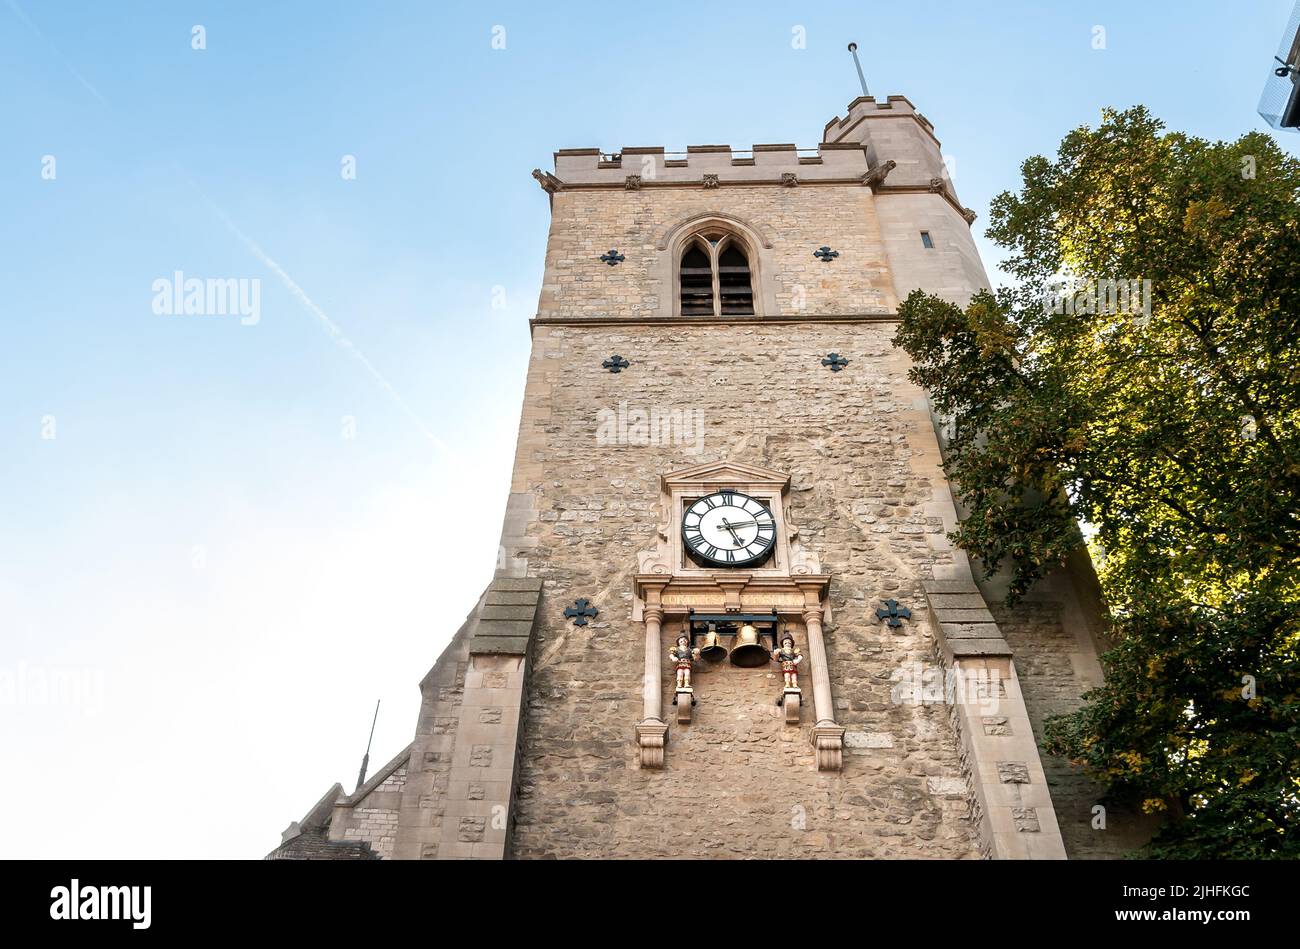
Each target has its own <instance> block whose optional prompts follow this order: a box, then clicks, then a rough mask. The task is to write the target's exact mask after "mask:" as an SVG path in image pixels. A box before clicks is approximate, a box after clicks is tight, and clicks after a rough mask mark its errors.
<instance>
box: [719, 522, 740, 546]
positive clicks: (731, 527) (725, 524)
mask: <svg viewBox="0 0 1300 949" xmlns="http://www.w3.org/2000/svg"><path fill="white" fill-rule="evenodd" d="M722 526H723V527H725V528H726V529H727V530H729V531H731V536H732V538H733V539H734V540H735V541H736V546H737V547H739V546H740V535H739V534H737V533H736V525H734V524H732V523H731V522H730V521H728V520H727V519H726V518H725V517H724V518H723V519H722Z"/></svg>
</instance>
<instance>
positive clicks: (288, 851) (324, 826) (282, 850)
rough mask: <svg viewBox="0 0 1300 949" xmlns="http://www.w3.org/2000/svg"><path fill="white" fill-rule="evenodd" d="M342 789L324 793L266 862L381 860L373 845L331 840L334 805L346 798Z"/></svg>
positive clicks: (285, 834)
mask: <svg viewBox="0 0 1300 949" xmlns="http://www.w3.org/2000/svg"><path fill="white" fill-rule="evenodd" d="M344 796H345V795H344V794H343V785H341V784H335V785H334V786H333V787H332V788H330V789H329V790H328V791H326V792H325V796H324V797H322V798H321V799H320V800H319V801H317V802H316V804H315V805H314V806H313V807H312V809H311V810H309V811H308V812H307V814H306V816H304V817H303V819H302V820H300V821H294V822H293V823H291V824H290V825H289V826H288V827H287V828H285V830H284V833H283V834H281V835H280V846H278V847H276V848H275V849H274V850H272V851H271V852H270V853H268V854H267V855H266V857H265V858H264V859H266V860H379V859H382V858H381V857H380V856H379V854H377V853H375V852H374V851H373V850H371V849H370V844H369V843H366V842H365V841H361V840H330V839H329V821H330V814H331V813H332V812H333V810H334V802H335V801H338V800H339V799H340V798H342V797H344Z"/></svg>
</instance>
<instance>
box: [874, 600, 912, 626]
mask: <svg viewBox="0 0 1300 949" xmlns="http://www.w3.org/2000/svg"><path fill="white" fill-rule="evenodd" d="M880 602H881V603H883V604H884V605H885V608H884V609H883V610H882V609H877V610H876V619H883V620H884V621H885V625H886V626H888V627H889V628H890V629H898V628H900V627H901V626H902V625H903V623H902V621H903V620H905V619H911V618H912V611H911V610H909V609H908V608H907V607H906V606H899V605H898V601H897V600H881V601H880Z"/></svg>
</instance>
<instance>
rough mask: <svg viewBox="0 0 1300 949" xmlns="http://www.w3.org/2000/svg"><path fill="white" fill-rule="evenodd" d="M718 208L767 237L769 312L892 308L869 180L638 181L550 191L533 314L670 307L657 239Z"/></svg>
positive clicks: (633, 312) (592, 314)
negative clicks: (636, 185) (619, 258)
mask: <svg viewBox="0 0 1300 949" xmlns="http://www.w3.org/2000/svg"><path fill="white" fill-rule="evenodd" d="M718 210H722V211H724V212H725V213H727V214H731V215H734V216H736V217H738V218H740V219H742V220H744V221H747V222H750V223H752V224H753V225H755V228H756V229H757V230H758V231H759V233H760V234H762V235H764V236H765V237H766V238H767V239H768V240H770V241H771V243H772V247H771V249H770V250H764V251H763V254H764V256H765V257H768V258H769V259H768V260H767V261H766V262H765V263H766V268H765V274H764V279H765V281H766V282H768V283H769V284H770V286H771V288H772V290H773V292H774V294H775V300H776V306H777V309H778V312H779V313H781V314H785V315H792V314H793V315H798V314H815V315H825V314H846V313H892V312H893V311H894V310H895V309H896V307H897V301H896V300H895V299H894V291H893V282H892V279H891V278H890V275H889V272H888V270H887V268H886V266H885V263H884V261H885V259H886V258H885V252H884V248H883V245H882V243H881V238H880V230H879V227H878V226H877V223H876V212H875V206H874V203H873V200H872V194H871V189H870V188H867V187H864V186H861V185H812V184H808V185H800V186H799V187H796V188H780V187H740V186H725V185H724V186H723V187H722V188H720V189H717V190H713V191H706V190H704V189H702V188H700V189H692V188H646V189H643V190H641V191H614V192H610V191H566V192H561V193H559V194H557V195H555V205H554V208H553V211H552V227H551V236H550V241H549V243H548V245H547V251H546V276H545V278H544V282H543V285H542V293H541V300H540V303H539V305H538V315H539V316H542V317H557V316H558V317H565V318H569V319H574V318H597V317H604V316H621V317H636V316H646V317H654V316H668V315H672V312H673V306H672V296H671V295H672V286H671V282H670V279H669V277H670V275H671V270H668V271H666V274H664V273H661V271H660V269H659V267H658V266H657V265H659V264H660V262H661V258H663V257H665V256H666V255H667V253H668V251H667V250H660V249H659V246H658V245H659V244H660V243H661V242H662V240H663V237H664V235H666V234H667V232H668V231H669V230H670V228H671V227H672V226H673V225H674V224H676V223H678V222H681V221H685V220H687V219H688V218H690V217H691V216H692V215H695V214H703V213H706V212H713V211H718ZM822 245H827V246H830V247H831V248H832V249H833V250H835V251H838V252H839V254H840V256H839V257H838V258H836V259H835V260H834V261H833V262H832V263H823V262H822V261H821V260H818V259H817V258H816V257H814V256H813V251H815V250H817V248H819V247H821V246H822ZM610 248H615V249H617V250H618V251H619V252H620V253H622V254H623V255H624V256H625V257H626V258H627V259H626V261H624V262H623V263H621V264H619V265H618V266H616V267H608V266H605V265H604V264H602V263H600V261H599V260H597V258H598V257H599V256H600V255H601V254H603V253H605V252H606V251H608V250H609V249H610ZM767 315H775V314H772V313H769V314H767ZM605 355H606V356H608V355H609V353H606V354H605Z"/></svg>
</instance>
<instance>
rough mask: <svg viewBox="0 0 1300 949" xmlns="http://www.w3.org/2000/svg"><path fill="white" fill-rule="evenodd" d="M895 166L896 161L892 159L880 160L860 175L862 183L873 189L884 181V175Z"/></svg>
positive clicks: (896, 164) (896, 165)
mask: <svg viewBox="0 0 1300 949" xmlns="http://www.w3.org/2000/svg"><path fill="white" fill-rule="evenodd" d="M897 167H898V162H896V161H894V160H893V159H890V160H889V161H885V162H881V163H880V164H879V165H877V166H876V167H875V168H872V169H871V170H870V171H869V172H867V173H866V174H865V175H863V176H862V183H863V184H864V185H866V186H867V187H868V188H870V189H871V190H872V191H874V190H876V189H877V188H879V187H880V186H881V185H883V184H884V183H885V177H886V176H887V175H888V174H889V173H890V172H891V171H893V170H894V169H895V168H897Z"/></svg>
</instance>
